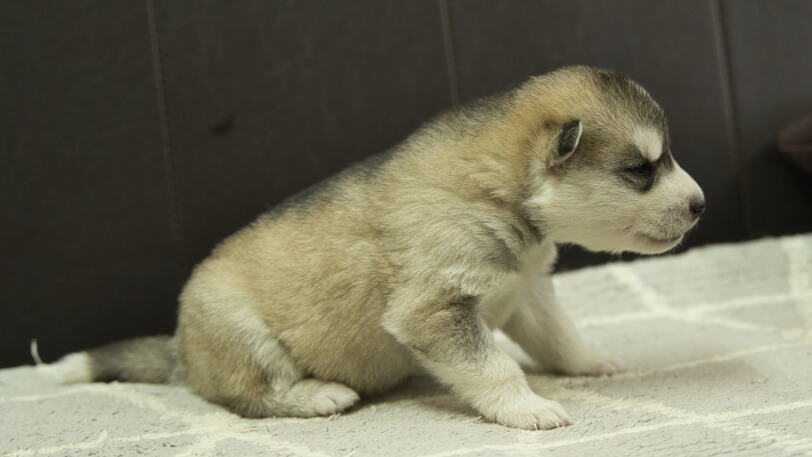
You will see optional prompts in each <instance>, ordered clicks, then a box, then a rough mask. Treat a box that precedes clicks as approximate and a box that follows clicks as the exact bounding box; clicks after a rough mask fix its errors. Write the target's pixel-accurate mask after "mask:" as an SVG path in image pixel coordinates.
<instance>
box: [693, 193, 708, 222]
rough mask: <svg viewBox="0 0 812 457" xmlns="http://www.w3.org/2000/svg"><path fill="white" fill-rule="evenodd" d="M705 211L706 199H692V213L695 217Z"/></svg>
mask: <svg viewBox="0 0 812 457" xmlns="http://www.w3.org/2000/svg"><path fill="white" fill-rule="evenodd" d="M703 212H705V199H704V198H698V199H696V200H692V201H691V215H692V216H694V219H696V218H698V217H699V216H700V215H701V214H702V213H703Z"/></svg>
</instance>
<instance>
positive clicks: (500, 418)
mask: <svg viewBox="0 0 812 457" xmlns="http://www.w3.org/2000/svg"><path fill="white" fill-rule="evenodd" d="M495 419H496V422H498V423H500V424H502V425H506V426H508V427H513V428H521V429H524V430H551V429H554V428H559V427H564V426H567V425H570V424H572V419H570V416H569V414H567V411H565V410H564V407H563V406H561V405H560V404H559V403H558V402H554V401H550V400H547V399H544V398H541V397H535V398H533V399H531V400H530V401H526V402H523V403H522V404H520V405H518V406H517V407H515V408H511V409H509V410H506V411H502V412H501V413H500V414H497V416H496V418H495Z"/></svg>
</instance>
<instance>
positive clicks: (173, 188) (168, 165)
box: [146, 0, 187, 288]
mask: <svg viewBox="0 0 812 457" xmlns="http://www.w3.org/2000/svg"><path fill="white" fill-rule="evenodd" d="M146 3H147V18H148V21H149V36H150V44H151V48H152V68H153V69H154V76H155V87H156V98H157V103H158V119H159V122H160V125H161V150H162V153H163V161H164V179H165V182H166V187H167V194H168V196H169V211H170V230H171V233H172V243H173V245H174V248H175V269H176V276H177V278H176V280H177V284H178V288H180V287H181V285H182V282H183V278H184V275H185V273H186V267H187V264H186V255H185V250H184V240H183V232H182V227H183V218H182V215H181V210H180V199H179V196H178V190H177V181H176V167H175V159H174V156H173V155H172V143H171V136H170V130H169V116H168V114H167V109H166V90H165V88H166V85H165V81H164V72H163V59H162V54H161V41H160V36H159V34H158V20H157V15H156V11H155V0H146Z"/></svg>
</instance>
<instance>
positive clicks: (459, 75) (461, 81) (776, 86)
mask: <svg viewBox="0 0 812 457" xmlns="http://www.w3.org/2000/svg"><path fill="white" fill-rule="evenodd" d="M810 17H812V2H810V1H807V0H791V1H790V0H748V1H735V0H730V1H725V0H714V1H706V0H668V1H650V0H604V1H601V2H592V1H587V0H583V1H573V0H556V1H538V2H530V1H494V0H424V1H418V0H351V1H340V2H339V1H333V0H325V1H309V2H307V1H306V2H298V1H297V2H293V1H239V2H237V1H233V2H228V1H202V0H185V1H180V0H172V1H165V0H147V1H145V2H138V1H132V0H95V1H89V0H71V1H69V2H64V1H36V2H33V1H17V2H0V100H1V102H0V108H1V111H0V218H2V222H1V223H0V250H2V252H1V253H2V255H0V307H1V308H0V345H2V346H1V347H0V366H12V365H16V364H21V363H28V362H29V361H30V358H29V355H28V341H29V339H30V338H32V337H37V338H38V339H39V342H40V352H41V354H42V356H43V358H44V359H45V360H46V361H47V360H53V359H54V358H55V357H57V356H59V355H61V354H64V353H65V352H68V351H73V350H77V349H80V348H84V347H87V346H90V345H95V344H99V343H103V342H108V341H112V340H115V339H120V338H124V337H130V336H135V335H146V334H153V333H169V332H171V331H172V329H173V326H174V320H175V307H176V297H177V295H178V293H179V291H180V288H181V286H182V284H183V282H184V281H185V279H186V278H187V276H188V275H189V272H190V270H191V268H192V266H193V265H194V264H195V263H196V262H198V261H200V260H201V259H202V258H203V257H204V256H206V254H207V253H208V252H209V251H210V249H211V248H212V247H213V246H214V245H215V243H217V242H218V241H219V240H221V239H222V238H223V237H225V236H227V235H229V234H231V233H233V232H234V231H235V230H237V229H238V228H240V227H241V226H243V225H245V224H246V223H247V222H249V221H251V220H252V219H253V218H254V217H255V216H256V215H257V214H259V213H260V212H262V211H264V210H265V209H267V208H268V207H269V206H271V205H273V204H275V203H277V202H279V201H280V200H282V199H283V198H284V197H285V196H287V195H290V194H292V193H294V192H296V191H297V190H300V189H302V188H304V187H306V186H308V185H309V184H312V183H314V182H316V181H318V180H320V179H322V178H324V177H326V176H329V175H331V174H333V173H334V172H336V171H337V170H339V169H341V168H343V167H344V166H346V165H347V164H349V163H351V162H354V161H357V160H359V159H362V158H364V157H366V156H368V155H370V154H374V153H377V152H379V151H382V150H384V149H386V148H388V147H389V146H391V145H393V144H394V143H396V142H398V141H399V140H401V139H402V138H404V137H405V136H406V135H408V134H409V133H410V132H411V131H412V130H414V129H415V128H416V127H418V126H419V125H420V124H421V123H422V122H424V121H425V120H427V119H428V118H430V117H431V116H432V115H433V114H435V113H437V112H439V111H441V110H444V109H446V108H449V107H452V106H455V105H458V104H460V103H464V102H466V101H468V100H472V99H474V98H477V97H479V96H481V95H484V94H488V93H491V92H494V91H497V90H500V89H501V88H503V87H504V86H506V85H509V84H512V83H516V82H519V81H522V80H524V79H526V78H527V77H528V76H529V75H532V74H538V73H543V72H546V71H549V70H552V69H554V68H556V67H559V66H562V65H565V64H575V63H579V64H590V65H598V66H604V67H609V68H614V69H617V70H620V71H622V72H624V73H626V74H628V75H630V76H632V77H633V78H635V79H637V80H638V81H640V82H641V83H642V84H643V85H644V86H646V87H647V88H648V89H649V90H650V92H651V93H652V94H653V96H654V97H655V99H657V100H658V101H659V102H660V103H661V105H662V106H663V107H664V108H665V110H666V113H668V115H669V119H670V126H671V132H672V138H673V150H674V153H675V155H676V157H677V158H678V160H679V161H680V163H681V165H682V166H683V168H685V169H686V170H687V171H688V172H689V173H691V174H692V175H693V176H694V177H695V178H696V180H697V181H698V182H699V183H700V185H701V186H702V187H703V188H704V190H705V193H706V196H707V200H708V212H707V213H706V216H704V217H703V221H702V223H701V224H700V226H699V228H698V229H697V230H696V231H695V232H694V233H693V234H692V236H691V237H690V240H689V241H688V243H687V246H686V247H690V246H696V245H703V244H708V243H715V242H731V241H740V240H745V239H752V238H756V237H761V236H769V235H780V234H786V233H795V232H802V231H809V230H811V229H812V183H810V180H809V179H808V178H806V177H804V175H802V173H801V172H800V171H799V170H797V169H795V168H794V167H793V166H792V165H791V164H789V163H788V162H787V161H785V160H784V159H783V158H782V157H781V156H780V155H779V154H778V152H777V150H776V149H775V146H774V144H775V137H776V133H777V131H778V130H779V129H780V128H781V127H782V126H784V125H785V124H787V123H789V122H790V121H792V120H794V119H795V118H797V117H799V116H800V115H802V114H803V113H805V112H807V111H810V110H812V27H810V25H809V24H810V21H809V19H810ZM604 260H606V257H605V256H596V255H589V254H585V253H583V252H581V251H580V250H578V249H575V248H567V249H565V250H564V252H563V255H562V260H561V264H562V267H561V268H565V269H566V268H573V267H576V266H580V265H585V264H590V263H595V262H601V261H604Z"/></svg>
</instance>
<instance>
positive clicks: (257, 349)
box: [43, 66, 705, 430]
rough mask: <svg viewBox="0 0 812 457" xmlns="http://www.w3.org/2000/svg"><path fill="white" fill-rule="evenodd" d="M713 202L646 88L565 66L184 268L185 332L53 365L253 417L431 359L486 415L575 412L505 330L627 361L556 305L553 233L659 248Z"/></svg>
mask: <svg viewBox="0 0 812 457" xmlns="http://www.w3.org/2000/svg"><path fill="white" fill-rule="evenodd" d="M704 208H705V200H704V197H703V194H702V191H701V190H700V188H699V186H698V185H697V184H696V182H694V180H693V179H691V177H690V176H689V175H688V174H687V173H686V172H685V171H683V170H682V169H681V168H680V167H679V165H677V163H676V162H675V161H674V158H673V157H672V155H671V150H670V148H669V137H668V129H667V126H666V118H665V115H664V114H663V111H662V109H661V108H660V106H658V105H657V103H656V102H655V101H654V100H653V99H652V98H651V97H650V96H649V94H648V93H647V92H646V91H645V90H644V89H643V88H642V87H641V86H640V85H638V84H637V83H635V82H633V81H631V80H630V79H628V78H626V77H624V76H621V75H619V74H617V73H614V72H611V71H606V70H600V69H594V68H589V67H582V66H578V67H567V68H563V69H560V70H557V71H554V72H552V73H549V74H545V75H542V76H538V77H534V78H531V79H530V80H528V81H527V82H525V83H524V84H522V85H521V86H519V87H517V88H515V89H513V90H510V91H508V92H505V93H502V94H500V95H496V96H493V97H487V98H484V99H481V100H479V101H476V102H474V103H472V104H470V105H467V106H465V107H462V108H460V109H455V110H452V111H449V112H447V113H445V114H441V115H440V116H438V117H437V118H435V119H434V120H432V121H430V122H428V123H427V124H425V125H424V126H423V127H422V128H420V129H419V130H418V131H417V132H415V133H414V134H413V135H411V136H410V137H408V138H407V139H406V140H404V141H403V142H402V143H401V144H399V145H397V146H396V147H394V148H393V149H392V150H390V151H389V152H387V153H384V154H382V155H379V156H375V157H372V158H370V159H368V160H366V161H365V162H362V163H359V164H357V165H355V166H353V167H350V168H349V169H347V170H345V171H343V172H342V173H340V174H338V175H337V176H335V177H333V178H331V179H329V180H327V181H325V182H323V183H321V184H319V185H317V186H315V187H313V188H311V189H308V190H306V191H304V192H302V193H301V194H299V195H296V196H294V197H292V198H291V199H289V200H287V201H286V202H284V203H282V204H281V205H279V206H278V207H276V208H274V209H273V210H271V211H270V212H269V213H267V214H263V215H262V216H260V217H259V218H258V219H257V220H256V221H255V222H253V223H252V224H251V225H249V226H248V227H246V228H244V229H243V230H241V231H239V232H238V233H236V234H235V235H233V236H231V237H230V238H228V239H226V240H225V241H224V242H222V244H220V245H219V246H217V248H216V249H215V250H214V251H213V252H212V254H211V255H210V256H209V257H208V258H207V259H206V260H204V261H203V262H202V263H200V264H199V265H198V266H197V268H196V269H195V270H194V273H193V275H192V277H191V279H190V280H189V282H188V283H187V284H186V286H185V288H184V290H183V292H182V294H181V296H180V312H179V321H178V327H177V331H176V333H175V335H174V336H173V337H169V336H166V337H152V338H141V339H135V340H131V341H124V342H120V343H115V344H112V345H109V346H105V347H102V348H98V349H94V350H90V351H87V352H80V353H75V354H71V355H68V356H66V357H64V358H63V359H61V360H60V361H59V362H57V363H56V364H53V365H51V366H45V367H43V369H44V370H50V371H52V372H55V373H57V374H58V375H60V376H61V377H62V379H63V380H65V381H69V382H78V381H106V380H113V379H118V380H123V381H134V382H158V383H161V382H183V383H184V384H185V385H187V386H188V387H189V388H190V389H191V390H192V391H194V392H195V393H197V394H199V395H200V396H202V397H203V398H205V399H207V400H209V401H211V402H214V403H217V404H220V405H224V406H225V407H227V408H228V409H230V410H231V411H233V412H235V413H237V414H240V415H242V416H246V417H267V416H302V417H309V416H317V415H329V414H335V413H338V412H340V411H344V410H346V409H347V408H349V407H350V406H352V405H353V404H354V403H355V402H357V401H358V399H359V396H362V395H370V394H376V393H380V392H383V391H386V390H387V389H390V388H392V387H394V386H396V385H398V384H399V383H400V382H402V381H403V380H404V379H406V378H407V377H408V376H409V375H410V374H412V373H414V372H415V370H417V369H421V368H422V369H425V370H428V372H429V373H431V374H432V375H433V376H434V377H435V378H437V379H438V380H439V381H441V382H442V383H444V384H446V385H448V386H450V388H451V389H452V391H453V392H454V394H455V395H456V396H457V397H458V398H459V399H460V400H462V401H464V402H466V403H467V404H469V405H470V406H472V407H473V408H474V409H475V410H476V411H478V412H479V414H481V415H482V416H483V417H484V418H487V419H488V420H491V421H494V422H498V423H500V424H504V425H506V426H510V427H518V428H522V429H529V430H534V429H549V428H554V427H559V426H563V425H567V424H569V423H570V418H569V417H568V415H567V413H566V412H565V411H564V409H563V408H562V407H561V405H559V404H558V403H556V402H554V401H551V400H548V399H545V398H543V397H540V396H539V395H537V394H536V393H535V392H533V391H532V390H531V389H530V387H529V386H528V384H527V381H526V379H525V376H524V373H523V372H522V370H521V369H520V367H519V365H518V364H517V363H516V362H515V361H514V360H513V359H511V358H510V357H509V356H508V355H507V354H506V353H505V352H504V351H503V350H502V349H500V348H499V347H498V346H497V345H496V344H495V342H494V338H493V335H492V332H491V331H492V330H494V329H497V328H499V329H502V330H503V331H504V332H505V333H506V334H507V335H508V336H509V337H510V338H511V339H512V340H513V341H515V342H516V343H517V344H518V345H519V346H521V347H522V348H523V349H524V351H525V352H527V354H529V355H530V356H531V357H532V358H533V359H534V360H535V361H536V362H538V363H539V364H540V365H542V366H543V367H545V368H546V369H548V370H552V371H556V372H559V373H562V374H566V375H595V376H597V375H603V374H611V373H615V372H617V371H619V370H622V366H621V364H620V363H619V362H618V361H617V360H616V359H615V358H613V357H612V356H609V355H607V354H604V353H602V352H600V351H598V350H595V349H593V348H591V347H589V346H587V345H586V344H585V343H584V342H583V341H582V340H581V339H580V338H579V336H578V334H577V333H576V331H575V328H574V326H573V324H572V322H571V321H570V320H569V318H568V317H567V316H566V314H565V313H564V311H563V310H562V309H561V307H560V306H559V304H558V303H557V300H556V296H555V292H554V290H553V284H552V282H551V279H550V272H551V268H552V265H553V262H554V261H555V258H556V244H559V243H574V244H578V245H581V246H584V247H585V248H587V249H590V250H593V251H608V252H621V251H631V252H638V253H646V254H655V253H661V252H665V251H668V250H670V249H672V248H673V247H675V246H677V245H678V244H679V243H680V242H681V240H682V239H683V237H684V236H685V234H686V232H688V231H689V230H690V229H691V228H692V227H693V226H694V225H695V223H696V222H697V220H698V218H699V215H700V214H701V213H702V211H703V210H704Z"/></svg>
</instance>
